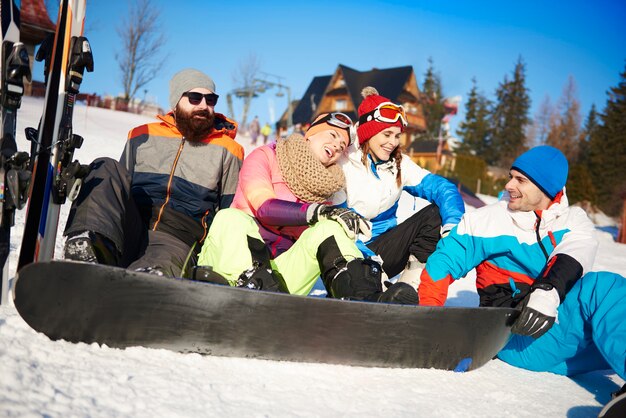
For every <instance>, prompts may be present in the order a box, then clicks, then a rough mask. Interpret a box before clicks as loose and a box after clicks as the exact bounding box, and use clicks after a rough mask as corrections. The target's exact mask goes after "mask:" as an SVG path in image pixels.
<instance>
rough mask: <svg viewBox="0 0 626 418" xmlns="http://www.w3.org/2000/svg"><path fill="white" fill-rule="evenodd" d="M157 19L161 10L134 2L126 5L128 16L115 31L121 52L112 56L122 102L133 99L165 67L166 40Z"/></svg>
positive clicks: (149, 0) (146, 2)
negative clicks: (122, 95) (122, 89)
mask: <svg viewBox="0 0 626 418" xmlns="http://www.w3.org/2000/svg"><path fill="white" fill-rule="evenodd" d="M160 17H161V10H159V9H158V8H157V7H156V6H155V5H154V4H153V1H152V0H136V1H134V2H129V3H128V15H127V17H126V18H125V19H123V20H122V21H121V23H120V25H119V26H118V27H117V34H118V35H119V37H120V39H121V41H122V42H121V47H122V48H121V51H119V52H118V53H117V54H115V59H116V61H117V63H118V67H119V69H120V74H121V81H122V86H123V87H124V99H126V100H131V99H132V98H133V97H135V95H136V94H137V91H138V90H139V89H140V88H142V87H143V86H145V85H146V84H148V83H149V82H150V81H152V80H153V79H154V78H155V77H156V76H157V75H158V73H159V72H160V71H161V68H163V65H164V64H165V59H166V56H162V54H163V47H164V46H165V42H166V37H165V34H164V33H163V32H162V28H163V26H162V25H161V23H160Z"/></svg>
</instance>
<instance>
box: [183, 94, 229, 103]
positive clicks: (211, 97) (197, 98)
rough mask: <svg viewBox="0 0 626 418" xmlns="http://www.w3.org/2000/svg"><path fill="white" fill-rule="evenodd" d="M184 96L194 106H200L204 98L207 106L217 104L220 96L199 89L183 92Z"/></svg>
mask: <svg viewBox="0 0 626 418" xmlns="http://www.w3.org/2000/svg"><path fill="white" fill-rule="evenodd" d="M183 97H186V98H187V99H188V100H189V103H191V104H192V105H193V106H198V105H199V104H200V103H202V98H204V100H205V101H206V105H207V106H215V105H216V104H217V99H219V97H220V96H218V95H217V94H215V93H209V94H203V93H198V92H197V91H186V92H184V93H183Z"/></svg>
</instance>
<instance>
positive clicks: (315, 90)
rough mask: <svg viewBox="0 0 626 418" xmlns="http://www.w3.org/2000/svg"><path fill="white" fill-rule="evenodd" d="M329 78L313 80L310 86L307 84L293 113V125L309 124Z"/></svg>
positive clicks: (323, 77)
mask: <svg viewBox="0 0 626 418" xmlns="http://www.w3.org/2000/svg"><path fill="white" fill-rule="evenodd" d="M331 78H332V77H331V76H329V75H324V76H320V77H314V78H313V81H311V84H309V87H308V88H307V90H306V92H304V95H303V96H302V99H301V100H300V101H299V103H298V105H297V106H296V107H295V109H294V111H293V115H292V119H293V123H294V124H296V123H301V124H307V123H309V122H311V119H313V113H314V111H315V110H314V109H317V106H318V105H319V103H320V100H321V99H322V96H324V91H325V90H326V87H327V86H328V83H329V82H330V79H331Z"/></svg>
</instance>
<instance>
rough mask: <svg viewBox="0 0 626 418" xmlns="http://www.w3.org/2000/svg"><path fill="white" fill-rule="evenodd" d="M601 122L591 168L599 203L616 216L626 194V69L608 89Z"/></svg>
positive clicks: (592, 145) (592, 141)
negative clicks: (615, 84) (613, 85)
mask: <svg viewBox="0 0 626 418" xmlns="http://www.w3.org/2000/svg"><path fill="white" fill-rule="evenodd" d="M601 118H602V122H603V123H602V125H601V126H600V127H598V129H597V134H596V135H592V136H591V139H590V142H589V158H590V162H589V171H590V172H591V178H592V179H593V184H594V185H595V187H596V190H597V192H598V206H600V208H601V209H602V210H603V211H604V212H606V213H607V214H608V215H611V216H617V215H619V213H620V211H621V209H622V202H623V200H624V198H625V196H624V194H626V68H625V69H624V71H623V72H622V73H621V74H620V81H619V83H618V85H617V86H616V87H612V88H611V89H610V91H609V92H608V99H607V103H606V107H605V109H604V113H603V115H601Z"/></svg>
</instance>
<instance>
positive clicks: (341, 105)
mask: <svg viewBox="0 0 626 418" xmlns="http://www.w3.org/2000/svg"><path fill="white" fill-rule="evenodd" d="M347 108H348V101H347V100H345V99H339V100H335V110H337V111H339V112H341V111H343V110H346V109H347Z"/></svg>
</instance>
